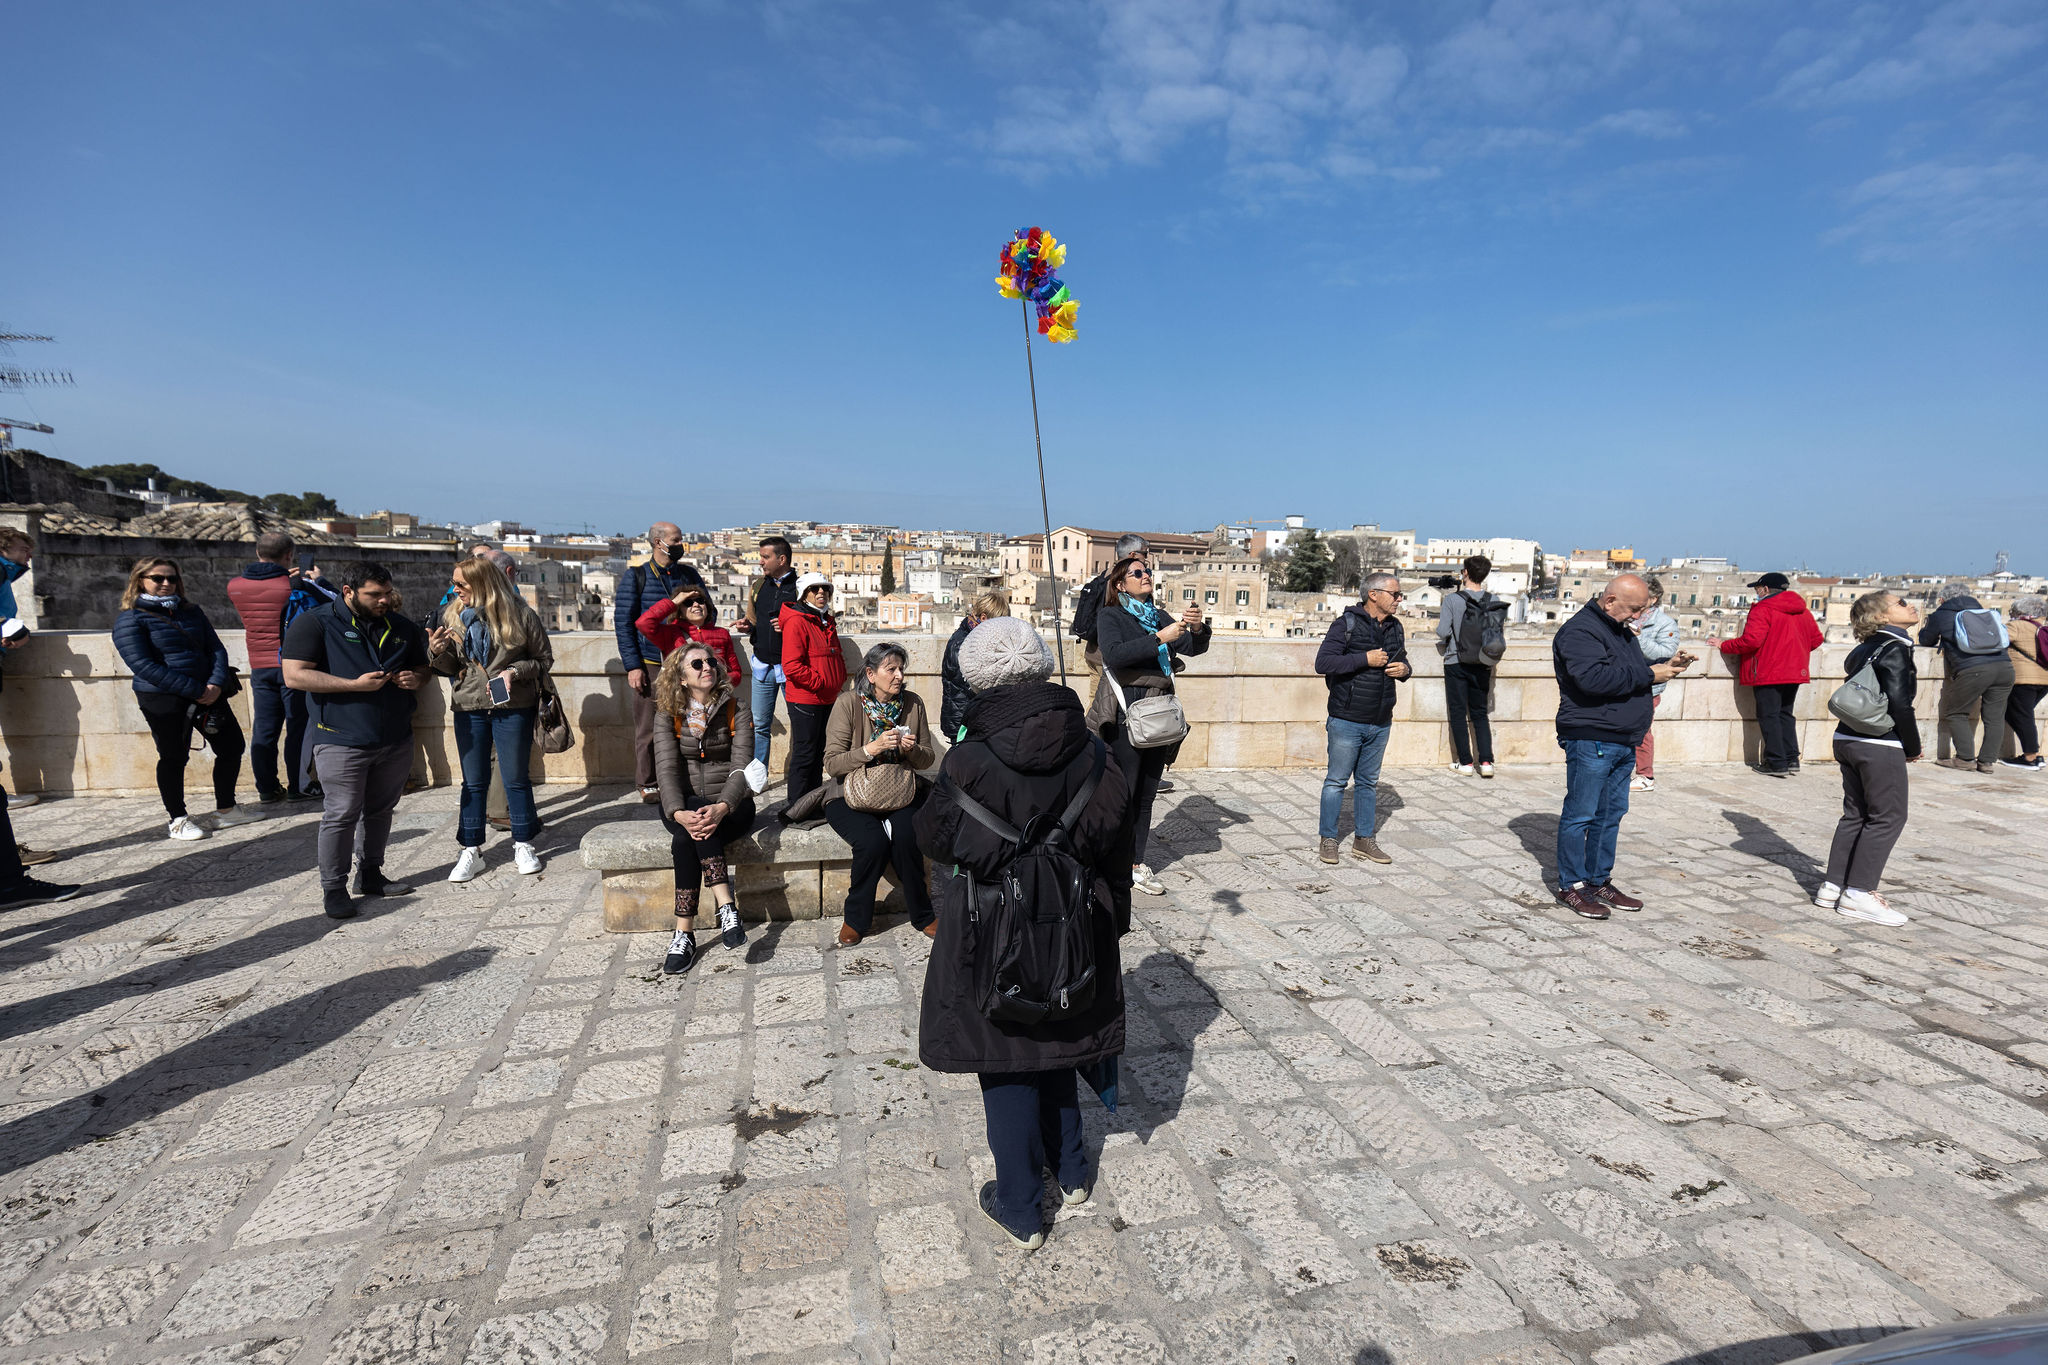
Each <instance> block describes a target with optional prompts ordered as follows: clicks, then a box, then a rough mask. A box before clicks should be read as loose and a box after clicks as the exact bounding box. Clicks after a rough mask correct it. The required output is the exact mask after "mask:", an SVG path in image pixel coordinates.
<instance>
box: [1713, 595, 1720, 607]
mask: <svg viewBox="0 0 2048 1365" xmlns="http://www.w3.org/2000/svg"><path fill="white" fill-rule="evenodd" d="M1714 605H1715V606H1717V607H1718V606H1720V605H1721V594H1720V593H1715V594H1714Z"/></svg>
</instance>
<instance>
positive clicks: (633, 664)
mask: <svg viewBox="0 0 2048 1365" xmlns="http://www.w3.org/2000/svg"><path fill="white" fill-rule="evenodd" d="M647 544H648V547H649V549H650V551H651V553H650V554H649V555H648V557H647V561H646V562H645V563H642V564H635V565H634V566H633V567H631V568H630V569H627V570H626V572H625V575H624V576H623V577H621V578H620V579H619V591H618V596H617V597H616V598H615V599H614V600H613V603H612V633H613V634H614V635H615V636H616V637H617V638H618V642H619V663H620V665H621V666H622V667H623V668H624V669H625V670H626V696H627V700H628V701H629V702H630V703H631V704H632V707H633V778H634V780H635V781H636V782H638V783H639V784H640V799H641V800H642V801H645V802H648V803H650V804H651V803H653V802H655V801H658V800H660V799H661V788H659V787H657V786H656V785H655V783H654V675H655V674H656V673H657V672H659V671H660V669H661V647H660V646H659V645H657V644H655V643H654V641H652V640H650V639H648V638H647V637H646V636H645V635H642V634H641V633H640V627H639V626H638V624H637V622H638V621H639V620H640V614H641V613H642V612H644V611H646V610H647V609H648V608H649V607H651V606H653V605H654V604H655V603H656V602H659V601H663V600H665V599H667V598H670V597H674V596H675V595H676V592H677V590H678V589H681V588H685V587H693V588H702V587H704V576H703V575H702V574H700V573H698V572H697V570H696V569H695V568H694V567H692V566H691V565H689V564H685V563H684V562H683V559H682V554H683V533H682V530H681V529H680V528H679V527H677V526H676V524H675V523H674V522H672V521H657V522H655V523H654V525H652V526H650V527H648V528H647Z"/></svg>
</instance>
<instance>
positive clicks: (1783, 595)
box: [1721, 588, 1823, 687]
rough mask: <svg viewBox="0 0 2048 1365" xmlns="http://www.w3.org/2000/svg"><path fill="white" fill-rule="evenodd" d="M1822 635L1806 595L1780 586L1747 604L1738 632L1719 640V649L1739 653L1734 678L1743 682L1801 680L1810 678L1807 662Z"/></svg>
mask: <svg viewBox="0 0 2048 1365" xmlns="http://www.w3.org/2000/svg"><path fill="white" fill-rule="evenodd" d="M1822 638H1823V637H1822V635H1821V630H1820V626H1819V625H1818V624H1817V623H1816V622H1815V621H1814V619H1813V613H1812V612H1811V611H1809V610H1807V607H1806V599H1805V598H1803V597H1801V596H1800V595H1799V594H1798V593H1796V592H1793V591H1791V590H1790V589H1789V588H1781V589H1779V590H1778V591H1777V592H1774V593H1772V594H1771V595H1770V596H1769V597H1766V598H1764V599H1763V600H1762V601H1760V602H1757V603H1755V604H1753V605H1752V606H1751V607H1750V609H1749V615H1748V616H1747V617H1745V618H1744V619H1743V622H1742V634H1740V635H1738V636H1736V637H1735V638H1734V639H1732V640H1723V641H1722V642H1721V652H1722V653H1723V654H1739V655H1741V656H1742V671H1741V673H1740V675H1739V676H1738V678H1737V681H1738V682H1741V683H1743V684H1744V685H1745V686H1749V687H1774V686H1777V685H1780V684H1783V683H1803V682H1809V681H1811V680H1812V675H1811V674H1810V673H1809V672H1808V669H1807V664H1808V661H1809V660H1811V659H1812V657H1813V651H1815V650H1816V649H1819V648H1820V642H1821V640H1822Z"/></svg>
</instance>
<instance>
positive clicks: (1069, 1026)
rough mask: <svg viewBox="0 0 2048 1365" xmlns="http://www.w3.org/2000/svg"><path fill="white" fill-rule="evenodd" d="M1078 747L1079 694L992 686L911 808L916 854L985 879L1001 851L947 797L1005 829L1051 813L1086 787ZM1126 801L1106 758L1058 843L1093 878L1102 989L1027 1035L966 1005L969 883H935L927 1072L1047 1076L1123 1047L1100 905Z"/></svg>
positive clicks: (1004, 847)
mask: <svg viewBox="0 0 2048 1365" xmlns="http://www.w3.org/2000/svg"><path fill="white" fill-rule="evenodd" d="M1087 751H1089V733H1088V723H1087V721H1086V719H1085V718H1084V717H1083V715H1082V713H1081V702H1080V699H1079V698H1077V697H1075V695H1074V694H1073V693H1072V692H1071V691H1069V690H1068V689H1067V688H1064V687H1059V686H1056V685H1054V684H1052V683H1020V684H1018V685H1017V686H1014V687H998V688H995V689H993V690H991V691H988V692H984V693H982V694H981V695H980V696H978V697H976V698H975V699H974V701H973V702H971V703H970V704H969V705H968V707H967V738H966V739H964V740H962V741H961V742H960V743H958V744H956V745H954V746H953V748H952V750H951V751H950V752H949V753H947V755H946V759H945V762H944V763H942V764H941V765H940V767H939V781H938V784H937V785H936V786H934V787H933V788H932V792H931V796H930V797H929V798H928V799H927V800H926V801H925V803H924V808H923V809H922V810H920V811H919V812H918V813H917V818H916V829H917V843H918V847H919V848H921V849H923V850H924V854H925V856H926V857H928V858H930V859H931V860H932V861H933V862H935V863H938V864H940V865H941V866H942V867H945V868H948V869H952V868H954V867H956V866H959V867H965V868H968V869H971V870H972V871H973V872H974V873H975V875H976V876H978V877H984V878H986V877H989V876H991V875H993V874H994V873H995V872H996V871H997V870H999V869H1000V868H1001V867H1002V865H1003V864H1004V863H1005V862H1006V861H1008V858H1009V856H1010V852H1011V849H1012V847H1013V846H1012V845H1010V844H1008V843H1006V842H1004V841H1003V840H1002V839H1000V838H998V837H997V836H996V835H995V834H994V833H993V832H991V831H990V830H989V829H988V828H986V827H985V826H983V825H982V824H980V823H979V822H977V821H975V820H973V819H971V818H969V817H968V816H966V815H963V814H962V813H961V811H960V807H959V805H958V804H957V803H956V802H955V801H954V800H953V791H954V788H955V787H958V788H959V789H960V790H961V791H964V792H966V793H967V794H968V795H969V796H971V797H973V798H974V799H975V800H976V801H979V802H980V803H981V804H982V805H984V806H987V807H988V808H989V809H990V810H991V811H993V812H995V814H996V815H998V816H999V817H1001V818H1002V819H1004V820H1007V821H1009V822H1010V823H1011V824H1012V825H1015V826H1017V827H1018V828H1020V829H1021V828H1022V827H1023V826H1024V825H1025V824H1026V823H1027V822H1029V821H1030V820H1031V818H1032V817H1033V816H1035V815H1037V814H1039V813H1040V812H1042V811H1054V812H1058V811H1062V810H1065V809H1066V806H1067V803H1068V802H1069V801H1071V800H1073V799H1074V796H1075V794H1076V793H1078V792H1079V791H1080V789H1081V784H1082V783H1084V782H1086V781H1087V780H1088V773H1089V772H1090V767H1089V766H1088V765H1087V764H1085V763H1080V762H1077V761H1076V760H1077V759H1079V758H1080V757H1081V755H1082V754H1083V753H1084V752H1087ZM1126 804H1127V795H1126V788H1125V781H1124V775H1123V772H1122V771H1121V770H1120V769H1119V768H1118V767H1117V764H1116V759H1115V758H1109V759H1108V760H1107V762H1106V763H1105V765H1104V767H1103V770H1102V779H1101V781H1100V782H1099V783H1097V785H1096V788H1095V795H1094V796H1093V797H1092V798H1090V800H1089V802H1088V805H1087V808H1086V809H1084V810H1083V811H1082V812H1081V814H1080V816H1079V817H1078V818H1077V819H1076V820H1075V822H1074V827H1073V828H1072V829H1071V830H1070V831H1069V834H1070V843H1069V847H1071V848H1072V849H1073V850H1074V853H1075V855H1076V856H1077V857H1079V858H1080V860H1081V862H1082V863H1083V864H1084V865H1085V866H1087V867H1089V868H1091V869H1093V871H1094V873H1095V901H1096V905H1097V907H1098V909H1099V911H1100V913H1099V914H1098V915H1097V917H1096V919H1097V928H1096V935H1095V973H1096V980H1097V981H1098V982H1100V983H1101V985H1100V987H1099V988H1098V989H1097V991H1096V995H1095V1005H1094V1008H1093V1009H1091V1010H1089V1011H1088V1012H1087V1013H1086V1014H1084V1015H1080V1016H1078V1017H1076V1018H1073V1019H1064V1020H1061V1021H1059V1022H1058V1023H1055V1024H1044V1025H1040V1026H1038V1027H1035V1028H1021V1027H1018V1026H1016V1025H1011V1024H998V1023H995V1022H993V1021H992V1020H990V1019H988V1018H986V1017H985V1016H984V1015H983V1014H982V1013H981V1011H980V1010H979V1009H978V1008H976V1006H975V1002H974V999H973V981H974V963H975V951H976V944H975V942H974V937H973V933H972V929H971V925H970V922H969V920H968V919H967V909H966V890H967V882H968V879H967V878H965V877H962V876H958V875H953V876H949V877H947V879H946V884H945V888H944V890H943V891H942V892H941V895H940V901H939V936H938V941H937V942H936V943H934V944H933V945H932V956H931V963H930V965H929V966H927V967H926V968H925V978H924V1003H923V1007H922V1009H921V1011H920V1014H919V1017H918V1029H917V1055H918V1059H919V1060H920V1061H922V1062H923V1063H924V1064H925V1065H926V1066H928V1067H930V1068H931V1069H932V1070H934V1071H953V1072H967V1071H972V1072H981V1073H990V1072H1009V1071H1055V1070H1058V1069H1059V1068H1061V1067H1069V1066H1086V1065H1088V1064H1089V1063H1091V1062H1097V1061H1100V1060H1101V1059H1103V1058H1104V1057H1114V1056H1117V1055H1118V1054H1120V1053H1121V1052H1122V1051H1123V1050H1124V984H1123V965H1122V960H1121V959H1120V958H1119V956H1118V954H1117V925H1116V924H1115V923H1114V922H1113V920H1112V912H1111V911H1110V909H1109V905H1110V888H1109V875H1108V874H1109V871H1110V863H1111V861H1112V860H1113V859H1114V857H1115V855H1116V850H1117V848H1118V846H1119V839H1118V835H1119V834H1120V833H1121V831H1122V828H1123V823H1124V808H1125V806H1126Z"/></svg>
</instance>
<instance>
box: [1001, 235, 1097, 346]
mask: <svg viewBox="0 0 2048 1365" xmlns="http://www.w3.org/2000/svg"><path fill="white" fill-rule="evenodd" d="M1066 263H1067V249H1066V248H1065V247H1064V246H1061V245H1060V244H1059V243H1058V242H1056V241H1054V240H1053V235H1052V234H1051V233H1050V232H1047V231H1046V230H1045V229H1043V228H1019V229H1018V230H1017V235H1016V236H1015V237H1014V238H1012V239H1011V240H1009V241H1007V242H1005V243H1003V255H1002V271H1003V273H1002V274H1000V275H998V276H996V288H997V289H998V290H999V291H1000V292H1001V293H1002V296H1003V297H1004V298H1006V299H1030V300H1031V302H1032V303H1034V304H1036V305H1037V306H1038V334H1039V335H1040V336H1042V337H1044V338H1046V340H1048V341H1072V340H1073V339H1074V320H1075V314H1077V313H1079V312H1080V311H1081V305H1080V304H1079V303H1077V302H1076V301H1075V299H1074V296H1073V295H1072V294H1070V293H1068V292H1067V286H1066V285H1065V284H1063V283H1061V281H1060V277H1059V276H1058V275H1057V274H1055V273H1053V272H1055V271H1057V270H1058V269H1059V268H1060V267H1061V266H1063V265H1065V264H1066Z"/></svg>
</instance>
